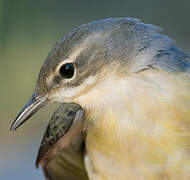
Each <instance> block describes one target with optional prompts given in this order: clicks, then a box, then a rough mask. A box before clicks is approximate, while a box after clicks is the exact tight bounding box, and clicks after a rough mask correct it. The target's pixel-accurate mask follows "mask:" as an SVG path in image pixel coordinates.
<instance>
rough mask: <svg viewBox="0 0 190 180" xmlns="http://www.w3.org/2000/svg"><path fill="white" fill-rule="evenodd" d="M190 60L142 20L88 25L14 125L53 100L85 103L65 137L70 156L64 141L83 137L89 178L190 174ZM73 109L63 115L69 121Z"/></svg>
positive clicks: (52, 65) (153, 179)
mask: <svg viewBox="0 0 190 180" xmlns="http://www.w3.org/2000/svg"><path fill="white" fill-rule="evenodd" d="M189 60H190V56H189V54H188V53H185V52H184V51H183V50H181V49H180V48H178V47H177V46H176V45H175V44H174V41H173V40H172V38H170V37H168V36H166V35H164V34H163V31H162V29H161V28H160V27H158V26H154V25H151V24H145V23H143V22H141V21H140V20H138V19H135V18H127V17H123V18H108V19H102V20H97V21H92V22H89V23H87V24H84V25H81V26H79V27H77V28H75V29H74V30H72V31H71V32H69V33H67V34H66V35H64V36H63V37H62V38H61V39H60V40H59V41H58V42H57V43H56V44H55V46H54V47H53V48H52V49H51V51H50V53H49V54H48V56H47V58H46V59H45V62H44V64H43V65H42V67H41V70H40V72H39V76H38V79H37V83H36V87H35V90H34V93H33V95H32V96H31V98H30V99H29V101H28V102H27V104H26V105H25V106H24V108H23V109H22V110H21V112H20V113H19V114H18V116H17V117H16V119H15V121H14V122H13V124H12V126H11V130H15V129H17V128H18V127H19V126H20V125H21V124H23V123H24V122H25V121H26V120H27V119H29V118H30V117H31V116H32V115H33V114H34V113H35V112H37V111H38V110H39V109H40V108H41V107H43V106H45V105H46V104H51V103H54V102H61V103H66V104H67V103H75V104H78V105H79V106H80V107H81V109H80V108H79V109H78V110H76V109H75V113H74V115H73V116H72V118H70V120H69V121H70V123H65V124H67V125H68V124H70V125H68V126H67V128H66V129H67V130H66V131H67V133H65V132H62V133H60V134H62V137H61V138H60V137H59V135H57V136H58V137H59V138H58V139H59V140H58V141H57V142H58V144H59V142H60V143H63V147H60V148H61V149H63V152H61V155H63V156H64V151H69V150H71V149H72V148H70V147H71V145H68V147H69V148H67V147H66V146H67V145H66V146H64V143H65V144H67V142H68V144H69V142H70V143H71V144H72V141H75V138H76V139H77V137H80V138H79V140H77V142H80V143H81V148H82V150H81V151H82V152H83V153H82V161H83V163H84V169H85V171H86V173H87V175H88V179H90V180H115V179H119V180H126V179H129V180H163V179H164V180H171V179H172V180H178V179H183V180H189V179H190V61H189ZM66 109H69V108H68V107H65V108H62V111H63V114H62V115H61V114H60V117H62V119H63V120H64V119H65V121H67V120H68V119H69V118H68V117H67V113H65V111H67V110H66ZM69 111H72V108H71V109H70V110H69ZM58 122H59V123H58V126H60V127H62V126H63V127H64V126H65V124H64V123H63V124H62V123H61V121H60V120H58ZM71 122H72V123H71ZM80 123H81V124H80ZM50 124H51V122H50ZM61 124H62V125H61ZM61 129H62V128H60V129H58V130H57V131H56V132H57V133H56V134H59V133H58V132H59V131H61ZM73 129H75V130H73ZM50 131H51V132H52V128H51V127H50ZM46 132H47V133H48V132H49V130H48V131H46ZM68 134H70V135H68ZM52 135H53V134H52ZM55 136H56V135H55ZM68 136H70V137H69V138H68ZM45 139H46V138H45ZM50 142H51V140H48V141H47V142H46V146H47V144H51V143H50ZM80 143H79V144H80ZM74 144H75V145H74V146H77V143H76V142H75V143H74ZM55 146H56V145H55ZM56 147H57V146H56ZM58 147H59V145H58ZM41 148H42V149H43V146H41ZM47 149H51V148H47ZM47 149H46V150H47ZM58 149H59V148H58ZM73 149H74V148H73ZM60 151H61V150H60ZM78 152H79V151H77V150H75V152H74V154H75V153H76V154H77V153H78ZM45 154H46V155H44V156H47V157H48V158H49V156H48V153H45ZM50 154H51V153H50ZM78 155H79V154H78ZM44 156H43V155H42V160H41V163H42V164H43V163H46V161H45V160H43V157H44ZM50 156H51V155H50ZM73 157H74V155H73ZM80 157H81V156H80ZM63 159H64V158H63ZM67 160H68V162H70V161H69V159H67ZM71 161H72V160H71ZM47 163H48V162H47ZM50 164H51V163H50ZM71 166H72V164H71ZM67 167H68V166H67ZM62 168H63V169H64V167H63V166H62ZM55 169H56V168H55ZM55 169H54V170H55ZM81 169H82V167H81ZM65 171H66V169H65ZM63 172H64V170H63ZM50 179H51V178H50ZM55 179H56V178H55ZM63 179H64V178H63ZM66 179H69V177H68V178H66ZM70 179H72V178H70ZM78 179H80V178H78Z"/></svg>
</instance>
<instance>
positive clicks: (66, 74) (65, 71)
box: [59, 63, 75, 79]
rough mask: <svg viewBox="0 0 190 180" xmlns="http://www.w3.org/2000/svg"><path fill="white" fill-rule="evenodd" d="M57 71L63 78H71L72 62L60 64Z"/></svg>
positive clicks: (72, 73) (72, 72) (72, 74)
mask: <svg viewBox="0 0 190 180" xmlns="http://www.w3.org/2000/svg"><path fill="white" fill-rule="evenodd" d="M59 73H60V75H61V76H62V77H63V78H66V79H70V78H72V77H73V76H74V73H75V68H74V65H73V64H72V63H66V64H64V65H62V66H61V68H60V70H59Z"/></svg>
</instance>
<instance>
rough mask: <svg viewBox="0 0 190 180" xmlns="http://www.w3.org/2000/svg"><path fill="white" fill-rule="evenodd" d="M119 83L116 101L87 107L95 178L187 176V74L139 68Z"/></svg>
mask: <svg viewBox="0 0 190 180" xmlns="http://www.w3.org/2000/svg"><path fill="white" fill-rule="evenodd" d="M122 85H123V84H122ZM125 85H126V87H125V90H126V94H123V92H124V89H122V90H121V92H122V94H121V95H120V94H117V96H118V101H117V103H116V104H114V102H115V101H114V102H113V103H109V104H108V105H107V106H104V107H103V106H101V105H99V106H97V107H94V108H93V110H89V111H88V113H89V116H90V117H92V118H91V120H89V122H88V123H87V124H88V125H87V138H86V147H87V153H88V156H89V158H90V160H91V163H92V165H93V171H94V172H95V173H96V174H98V175H99V177H100V179H115V178H117V179H132V180H136V179H138V180H139V179H143V180H144V179H146V180H147V179H151V180H152V179H155V180H157V179H158V180H159V179H172V180H173V179H174V180H175V179H176V180H177V179H190V154H189V150H190V138H189V136H190V79H189V77H187V76H186V75H180V74H176V75H175V76H174V75H173V74H164V73H160V72H158V73H155V72H154V73H151V72H143V73H142V74H141V75H140V76H139V77H138V76H136V77H131V78H128V79H127V80H126V84H125ZM118 86H119V84H118ZM118 86H116V87H117V88H118ZM120 88H121V87H120ZM110 96H114V94H111V95H110ZM119 96H121V98H120V97H119ZM102 98H103V97H102ZM111 98H113V99H114V97H111ZM97 99H98V98H97Z"/></svg>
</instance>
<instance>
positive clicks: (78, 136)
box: [36, 103, 88, 180]
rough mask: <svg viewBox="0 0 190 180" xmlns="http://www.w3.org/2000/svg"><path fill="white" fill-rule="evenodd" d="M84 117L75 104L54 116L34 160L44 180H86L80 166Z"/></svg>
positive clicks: (60, 110) (83, 169) (82, 166)
mask: <svg viewBox="0 0 190 180" xmlns="http://www.w3.org/2000/svg"><path fill="white" fill-rule="evenodd" d="M83 115H84V111H83V109H82V108H81V107H80V106H79V105H78V104H75V103H71V104H65V103H64V104H62V105H60V107H59V108H58V109H57V110H56V111H55V113H54V114H53V116H52V118H51V120H50V122H49V125H48V126H47V129H46V131H45V134H44V137H43V139H42V142H41V145H40V148H39V151H38V155H37V159H36V167H38V166H39V164H40V165H41V166H42V168H43V171H44V174H45V176H46V179H48V180H54V179H56V180H57V179H58V180H59V179H62V180H64V179H65V180H78V179H80V180H87V179H88V176H87V173H86V170H85V167H84V163H83V155H84V142H83V140H84V133H83Z"/></svg>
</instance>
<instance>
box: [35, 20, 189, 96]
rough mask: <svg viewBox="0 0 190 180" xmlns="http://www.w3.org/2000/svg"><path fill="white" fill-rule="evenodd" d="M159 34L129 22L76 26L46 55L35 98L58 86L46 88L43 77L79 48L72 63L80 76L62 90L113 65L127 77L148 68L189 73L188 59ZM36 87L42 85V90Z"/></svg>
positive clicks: (146, 25) (95, 22) (40, 87)
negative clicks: (77, 54)
mask: <svg viewBox="0 0 190 180" xmlns="http://www.w3.org/2000/svg"><path fill="white" fill-rule="evenodd" d="M160 32H161V28H160V27H157V26H154V25H150V24H144V23H142V22H140V21H139V20H137V19H133V18H109V19H104V20H99V21H94V22H90V23H88V24H84V25H82V26H79V27H78V28H76V29H74V30H73V31H72V32H70V33H68V34H66V35H65V36H64V37H63V38H62V39H60V40H59V41H58V42H57V44H56V45H55V46H54V48H53V49H52V50H51V52H50V53H49V55H48V57H47V58H46V61H45V63H44V65H43V67H42V69H41V71H40V75H39V79H38V86H37V91H38V92H39V94H40V92H45V91H50V90H51V89H52V88H53V87H55V86H57V85H58V84H60V83H58V82H60V81H61V77H59V76H57V77H55V78H54V81H53V83H52V84H51V85H47V84H46V82H45V80H46V77H48V75H49V74H50V73H51V72H52V71H53V70H55V68H56V66H57V64H58V63H60V62H61V61H62V59H66V58H67V57H68V56H69V54H70V53H71V52H72V51H73V50H74V49H76V48H79V47H82V46H85V49H84V51H82V52H81V53H80V55H79V56H78V57H77V60H76V66H77V68H78V71H79V73H78V74H80V76H78V78H76V80H75V81H72V82H69V83H66V84H65V86H68V87H72V86H73V87H74V86H77V85H79V84H81V83H82V82H83V81H84V80H85V79H86V78H87V77H88V75H89V74H91V75H93V74H95V73H96V72H97V71H98V70H99V69H100V68H102V67H103V66H105V65H106V64H110V63H113V62H115V61H117V62H118V64H120V65H121V67H122V68H127V71H126V72H128V73H135V72H139V71H142V70H143V69H149V68H155V69H164V70H166V71H168V72H178V71H180V72H183V71H189V67H190V62H189V55H188V54H186V53H184V52H183V51H181V50H180V49H178V48H176V47H175V46H174V45H173V40H172V39H171V38H169V37H167V36H165V35H163V34H161V33H160ZM86 59H88V61H86ZM87 62H88V63H87ZM86 66H88V68H87V67H86ZM59 80H60V81H59ZM42 82H43V83H42ZM39 84H46V85H45V86H43V87H42V86H39Z"/></svg>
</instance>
